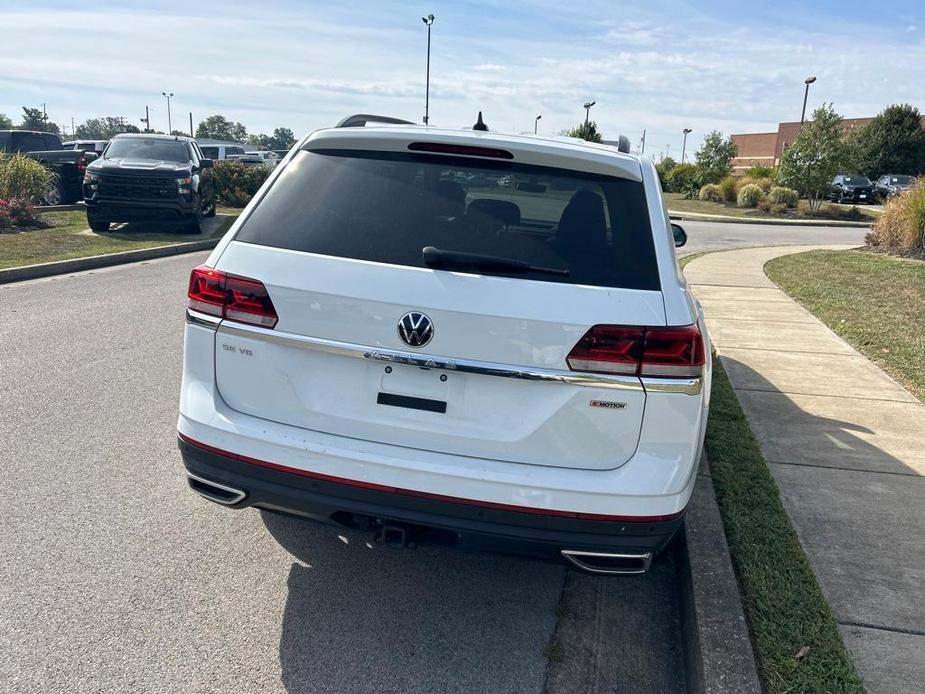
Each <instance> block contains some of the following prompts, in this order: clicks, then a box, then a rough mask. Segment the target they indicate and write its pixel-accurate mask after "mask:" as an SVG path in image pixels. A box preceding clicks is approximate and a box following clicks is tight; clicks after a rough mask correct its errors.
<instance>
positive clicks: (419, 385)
mask: <svg viewBox="0 0 925 694" xmlns="http://www.w3.org/2000/svg"><path fill="white" fill-rule="evenodd" d="M379 390H380V391H381V392H383V393H392V394H394V395H407V396H410V397H415V398H424V399H426V400H442V401H444V402H445V401H446V400H447V392H448V390H449V376H448V375H447V374H446V373H445V372H443V371H441V370H439V369H421V368H418V367H415V366H401V365H395V366H386V367H385V368H384V369H383V373H382V379H381V381H380V382H379Z"/></svg>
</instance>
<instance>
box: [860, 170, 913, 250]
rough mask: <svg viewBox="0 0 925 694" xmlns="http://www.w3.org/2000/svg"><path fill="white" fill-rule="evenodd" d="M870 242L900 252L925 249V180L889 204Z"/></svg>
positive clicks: (875, 227)
mask: <svg viewBox="0 0 925 694" xmlns="http://www.w3.org/2000/svg"><path fill="white" fill-rule="evenodd" d="M867 243H868V245H870V246H873V247H875V248H882V249H884V250H891V251H896V252H905V253H908V252H913V251H918V252H921V251H922V250H925V179H922V180H920V181H919V182H918V184H916V186H915V187H914V188H912V189H911V190H907V191H906V192H905V193H903V194H902V195H897V196H896V197H894V198H891V199H890V201H889V202H887V203H886V205H885V206H884V208H883V213H882V214H881V215H880V217H879V218H878V219H877V221H876V222H874V226H873V229H872V230H871V232H870V233H869V234H868V235H867Z"/></svg>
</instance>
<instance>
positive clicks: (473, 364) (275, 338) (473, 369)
mask: <svg viewBox="0 0 925 694" xmlns="http://www.w3.org/2000/svg"><path fill="white" fill-rule="evenodd" d="M221 331H222V332H224V333H229V334H232V335H240V336H241V337H250V338H253V337H258V336H259V337H260V338H261V339H264V340H268V341H270V342H276V343H278V344H284V345H291V346H296V347H301V348H303V349H313V350H317V351H321V352H327V353H329V354H338V355H341V356H345V357H355V358H360V359H372V360H374V361H380V362H385V363H390V364H408V365H410V366H417V367H420V368H422V369H443V370H446V371H458V372H460V373H471V374H479V375H482V376H500V377H502V378H517V379H521V380H526V381H548V382H554V383H567V384H569V385H573V386H587V387H592V388H613V389H616V390H643V386H642V383H641V381H640V379H639V378H638V377H636V376H621V375H617V374H595V373H581V372H578V371H565V370H561V369H543V368H538V367H523V366H514V365H511V364H498V363H494V362H484V361H476V360H470V359H447V358H446V357H439V356H436V355H432V354H416V353H411V352H399V351H396V350H391V349H381V348H375V347H366V346H363V345H354V344H350V343H348V342H337V341H335V340H325V339H323V338H320V337H307V336H304V335H293V334H291V333H281V332H279V331H276V330H266V329H264V328H258V327H256V326H253V327H252V326H244V325H237V324H232V323H229V322H227V321H225V322H223V323H222V325H221Z"/></svg>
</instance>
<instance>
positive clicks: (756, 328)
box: [685, 246, 925, 694]
mask: <svg viewBox="0 0 925 694" xmlns="http://www.w3.org/2000/svg"><path fill="white" fill-rule="evenodd" d="M811 248H848V246H804V247H792V246H791V247H787V248H755V249H744V250H736V251H727V252H721V253H713V254H709V255H706V256H704V257H702V258H698V259H697V260H694V261H692V262H691V263H690V264H689V265H688V266H687V268H686V269H685V274H686V275H687V278H688V281H689V282H690V284H691V289H692V291H693V292H694V294H695V295H696V296H697V298H698V299H699V300H700V301H701V303H702V304H703V307H704V311H705V313H706V316H707V324H708V327H709V330H710V335H711V337H712V338H713V342H714V347H715V349H716V351H717V353H718V354H719V356H720V358H721V360H722V363H723V366H724V367H725V369H726V371H727V373H728V374H729V378H730V380H731V382H732V385H733V387H734V388H735V391H736V395H737V396H738V399H739V402H740V403H741V405H742V409H743V410H744V412H745V414H746V416H747V417H748V420H749V424H750V425H751V428H752V431H753V432H754V433H755V436H756V437H757V438H758V441H759V442H760V444H761V448H762V451H763V453H764V456H765V459H766V460H767V461H768V464H769V465H770V468H771V472H772V473H773V475H774V478H775V480H776V481H777V484H778V486H779V488H780V490H781V495H782V497H783V501H784V505H785V507H786V509H787V512H788V513H789V514H790V518H791V519H792V521H793V524H794V527H795V528H796V530H797V533H798V534H799V537H800V541H801V543H802V545H803V548H804V550H805V551H806V554H807V556H808V557H809V560H810V563H811V564H812V567H813V570H814V571H815V573H816V576H817V578H818V579H819V583H820V585H821V586H822V590H823V592H824V593H825V596H826V598H827V599H828V601H829V604H830V605H831V606H832V608H833V609H834V611H835V614H836V617H837V619H838V622H839V625H840V629H841V632H842V637H843V638H844V640H845V644H846V645H847V647H848V649H849V650H850V652H851V653H852V655H853V656H854V658H855V662H856V664H857V667H858V670H859V672H860V674H861V676H862V677H863V679H864V683H865V686H866V688H867V690H868V691H869V692H875V693H881V692H888V693H890V694H892V693H894V692H922V691H925V503H923V501H925V405H923V404H922V403H920V402H919V401H917V400H916V399H915V398H914V397H912V396H911V395H910V394H909V393H908V392H907V391H906V390H904V389H903V388H902V387H901V386H899V385H898V384H897V383H895V382H894V381H893V380H892V379H890V378H889V377H888V376H887V375H886V374H884V373H883V372H882V371H881V370H880V369H879V368H878V367H876V366H875V365H874V364H873V363H871V362H870V361H869V360H868V359H867V358H865V357H864V356H862V355H860V354H859V353H858V352H857V351H856V350H854V349H853V348H852V347H851V346H850V345H848V344H847V343H846V342H844V341H843V340H842V339H841V338H839V337H838V336H837V335H835V334H834V333H833V332H832V331H830V330H829V329H828V328H827V327H826V326H824V325H823V324H822V323H821V322H820V321H818V320H817V319H816V318H815V317H814V316H813V315H812V314H810V313H809V312H808V311H806V310H805V309H803V308H802V307H800V306H799V305H798V304H797V303H796V302H795V301H793V300H792V299H790V298H789V297H788V296H787V295H786V294H784V293H783V292H782V291H781V290H779V289H778V288H777V287H776V285H774V283H773V282H771V281H770V280H769V279H768V277H767V276H766V275H765V274H764V264H765V263H766V262H767V261H768V260H770V259H772V258H775V257H777V256H781V255H786V254H791V253H799V252H801V251H804V250H810V249H811Z"/></svg>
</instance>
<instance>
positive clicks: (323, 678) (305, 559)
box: [261, 511, 565, 694]
mask: <svg viewBox="0 0 925 694" xmlns="http://www.w3.org/2000/svg"><path fill="white" fill-rule="evenodd" d="M261 515H262V516H263V521H264V523H265V525H266V527H267V529H268V530H269V532H270V533H271V534H272V536H273V537H274V538H275V539H276V540H277V541H278V542H279V543H280V544H281V545H282V546H283V547H284V548H285V549H286V550H288V551H289V552H290V553H291V554H292V555H293V557H294V558H295V559H296V560H297V561H296V562H294V563H293V564H292V566H291V568H290V572H289V578H288V596H287V600H286V607H285V612H284V617H283V624H282V631H281V636H280V645H279V657H280V665H281V669H282V679H283V684H284V685H285V687H286V689H287V691H289V692H293V693H295V692H351V693H359V692H371V693H372V692H377V693H381V692H403V693H404V692H433V691H440V692H454V691H458V692H495V691H498V692H530V693H531V694H535V692H538V691H540V690H541V689H542V687H543V678H544V673H545V667H546V658H545V655H544V649H545V647H546V646H547V645H548V643H549V641H550V638H551V636H552V634H553V630H554V628H555V623H556V606H557V605H558V602H559V597H560V595H561V592H562V587H563V581H564V575H565V567H564V566H562V565H559V564H554V563H544V562H539V561H533V560H529V559H522V558H517V557H509V556H500V555H489V554H474V553H469V552H463V551H459V550H455V549H451V548H446V547H440V546H428V545H422V546H420V547H417V548H414V549H398V548H393V547H389V546H383V545H380V544H376V543H374V542H373V541H372V537H371V535H370V534H369V533H364V532H360V531H355V530H347V529H343V528H340V527H338V526H328V525H323V524H319V523H314V522H311V521H308V520H304V519H301V518H297V517H292V516H286V515H282V514H277V513H273V512H267V511H261Z"/></svg>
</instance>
